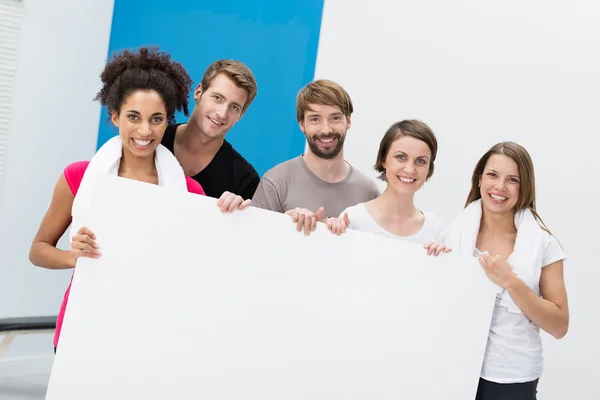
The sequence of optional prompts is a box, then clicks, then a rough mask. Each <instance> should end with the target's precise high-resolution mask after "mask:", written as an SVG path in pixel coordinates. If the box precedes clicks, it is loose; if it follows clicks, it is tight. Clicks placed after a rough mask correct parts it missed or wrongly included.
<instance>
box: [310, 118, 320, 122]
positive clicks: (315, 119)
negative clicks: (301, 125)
mask: <svg viewBox="0 0 600 400" xmlns="http://www.w3.org/2000/svg"><path fill="white" fill-rule="evenodd" d="M309 121H310V122H319V117H311V118H310V119H309Z"/></svg>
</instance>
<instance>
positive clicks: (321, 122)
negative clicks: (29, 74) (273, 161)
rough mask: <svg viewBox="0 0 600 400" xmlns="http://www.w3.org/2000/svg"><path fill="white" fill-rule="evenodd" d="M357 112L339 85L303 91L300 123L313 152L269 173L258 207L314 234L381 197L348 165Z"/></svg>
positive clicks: (260, 189) (257, 199)
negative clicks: (324, 223) (285, 216)
mask: <svg viewBox="0 0 600 400" xmlns="http://www.w3.org/2000/svg"><path fill="white" fill-rule="evenodd" d="M353 111H354V110H353V106H352V100H351V99H350V96H349V95H348V93H346V91H345V90H344V88H342V87H341V86H340V85H339V84H337V83H335V82H333V81H330V80H325V79H322V80H317V81H315V82H312V83H310V84H308V85H307V86H305V87H304V88H302V90H300V92H299V93H298V97H297V99H296V118H297V120H298V123H299V125H300V130H301V131H302V132H303V133H304V135H305V136H306V141H307V143H308V152H307V153H306V154H303V155H301V156H298V157H296V158H293V159H291V160H288V161H285V162H283V163H281V164H279V165H277V166H275V167H273V168H272V169H270V170H269V171H267V172H266V173H265V175H264V176H263V179H262V180H261V181H260V184H259V185H258V188H257V189H256V193H255V194H254V197H253V198H252V204H253V205H254V206H255V207H260V208H263V209H267V210H271V211H276V212H280V213H286V214H288V215H290V216H291V217H292V219H293V220H294V222H295V223H296V224H297V228H298V230H299V231H301V230H302V229H304V233H305V234H308V233H310V232H311V231H313V230H314V229H315V227H316V222H317V221H321V220H322V219H323V218H324V217H338V216H339V215H340V213H341V212H342V211H343V210H344V209H346V208H347V207H350V206H353V205H356V204H358V203H362V202H365V201H369V200H372V199H374V198H376V197H378V196H379V194H380V192H379V189H378V188H377V186H376V185H375V182H374V181H373V180H371V179H370V178H368V177H367V176H366V175H364V174H363V173H361V172H360V171H358V170H356V169H354V168H353V167H352V165H350V164H349V163H348V162H347V161H345V160H344V141H345V139H346V133H347V132H348V130H349V129H350V124H351V116H352V112H353Z"/></svg>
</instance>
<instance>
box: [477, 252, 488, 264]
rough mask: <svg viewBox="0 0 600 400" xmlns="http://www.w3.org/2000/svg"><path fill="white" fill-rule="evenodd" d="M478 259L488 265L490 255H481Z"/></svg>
mask: <svg viewBox="0 0 600 400" xmlns="http://www.w3.org/2000/svg"><path fill="white" fill-rule="evenodd" d="M477 258H479V262H480V263H482V264H485V265H487V261H488V255H486V254H480V255H479V256H478V257H477Z"/></svg>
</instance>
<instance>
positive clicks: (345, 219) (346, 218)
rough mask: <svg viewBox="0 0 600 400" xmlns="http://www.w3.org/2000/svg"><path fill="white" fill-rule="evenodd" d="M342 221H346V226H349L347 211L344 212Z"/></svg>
mask: <svg viewBox="0 0 600 400" xmlns="http://www.w3.org/2000/svg"><path fill="white" fill-rule="evenodd" d="M344 222H345V223H346V227H348V226H350V218H348V213H347V212H345V213H344Z"/></svg>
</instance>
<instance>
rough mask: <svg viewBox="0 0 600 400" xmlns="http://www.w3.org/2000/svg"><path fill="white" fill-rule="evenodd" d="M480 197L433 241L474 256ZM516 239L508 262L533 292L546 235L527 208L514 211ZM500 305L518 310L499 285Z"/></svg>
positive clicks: (538, 277) (538, 278)
mask: <svg viewBox="0 0 600 400" xmlns="http://www.w3.org/2000/svg"><path fill="white" fill-rule="evenodd" d="M481 214H482V203H481V199H479V200H475V201H473V202H472V203H471V204H469V205H468V206H467V207H466V208H465V209H464V210H463V211H462V212H461V213H460V214H459V215H458V216H457V217H456V218H455V219H454V221H452V224H450V226H449V227H448V228H447V229H446V230H445V231H444V232H442V233H441V234H440V235H438V237H437V238H436V242H438V243H443V244H445V245H446V246H447V247H449V248H451V249H452V252H456V253H459V254H463V255H470V256H476V253H477V251H476V250H477V249H476V243H477V235H478V234H479V225H480V223H481ZM515 226H516V228H517V238H516V242H515V246H514V250H513V253H512V254H511V255H510V256H509V258H508V260H507V261H508V263H509V264H510V266H511V269H512V270H513V272H514V273H515V275H516V276H517V277H518V278H519V279H521V280H522V281H523V282H524V283H525V284H526V285H527V286H528V287H529V288H530V289H531V290H533V291H534V292H535V293H536V294H537V295H539V294H540V292H539V284H540V276H541V273H542V263H543V258H544V243H545V241H544V236H543V235H544V234H547V233H546V232H545V231H544V230H543V229H542V228H541V227H540V225H539V223H538V222H537V220H536V219H535V217H534V215H533V213H532V212H531V210H529V209H525V210H521V211H519V212H517V213H516V214H515ZM499 295H500V299H501V300H500V305H502V306H504V307H507V308H508V310H509V311H510V312H514V313H522V311H521V309H520V308H519V307H518V306H517V305H516V304H515V302H514V300H513V299H512V297H511V296H510V294H509V293H508V291H507V290H506V289H502V288H500V291H499Z"/></svg>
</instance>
